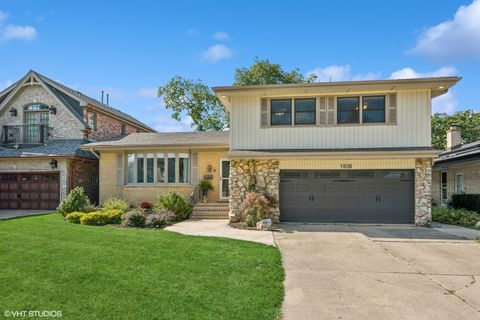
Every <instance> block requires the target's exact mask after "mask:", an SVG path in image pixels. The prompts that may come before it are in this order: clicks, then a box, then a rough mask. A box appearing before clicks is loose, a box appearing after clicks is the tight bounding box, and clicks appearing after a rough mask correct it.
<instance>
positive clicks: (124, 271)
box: [0, 214, 284, 319]
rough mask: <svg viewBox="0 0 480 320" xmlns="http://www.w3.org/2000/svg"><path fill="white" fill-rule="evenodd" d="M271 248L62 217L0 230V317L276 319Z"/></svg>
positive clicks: (277, 267)
mask: <svg viewBox="0 0 480 320" xmlns="http://www.w3.org/2000/svg"><path fill="white" fill-rule="evenodd" d="M283 279H284V272H283V268H282V265H281V256H280V253H279V251H278V249H277V248H275V247H272V246H267V245H262V244H256V243H251V242H245V241H237V240H230V239H220V238H207V237H193V236H183V235H179V234H176V233H172V232H168V231H159V230H138V229H122V228H115V227H90V226H83V225H75V224H70V223H68V222H66V221H63V219H62V218H61V216H60V215H58V214H52V215H45V216H33V217H28V218H23V219H14V220H4V221H0V284H1V285H0V314H2V315H3V311H4V310H61V311H62V314H63V317H62V318H63V319H275V318H277V317H278V315H279V312H280V307H281V303H282V299H283Z"/></svg>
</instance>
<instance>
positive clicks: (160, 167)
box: [157, 153, 165, 183]
mask: <svg viewBox="0 0 480 320" xmlns="http://www.w3.org/2000/svg"><path fill="white" fill-rule="evenodd" d="M157 182H160V183H165V154H164V153H157Z"/></svg>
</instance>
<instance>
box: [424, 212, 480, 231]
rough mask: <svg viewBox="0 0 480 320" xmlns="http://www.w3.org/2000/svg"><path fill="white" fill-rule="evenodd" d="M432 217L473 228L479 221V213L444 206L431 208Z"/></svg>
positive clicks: (436, 219)
mask: <svg viewBox="0 0 480 320" xmlns="http://www.w3.org/2000/svg"><path fill="white" fill-rule="evenodd" d="M432 219H433V221H437V222H440V223H447V224H455V225H460V226H465V227H469V228H474V227H475V225H476V224H477V223H478V221H480V215H479V214H478V213H476V212H474V211H468V210H466V209H453V208H444V207H433V208H432Z"/></svg>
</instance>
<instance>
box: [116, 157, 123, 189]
mask: <svg viewBox="0 0 480 320" xmlns="http://www.w3.org/2000/svg"><path fill="white" fill-rule="evenodd" d="M123 171H124V170H123V154H121V153H118V154H117V185H118V186H121V185H123V184H124V183H125V181H124V179H123Z"/></svg>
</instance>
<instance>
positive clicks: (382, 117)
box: [83, 77, 460, 225]
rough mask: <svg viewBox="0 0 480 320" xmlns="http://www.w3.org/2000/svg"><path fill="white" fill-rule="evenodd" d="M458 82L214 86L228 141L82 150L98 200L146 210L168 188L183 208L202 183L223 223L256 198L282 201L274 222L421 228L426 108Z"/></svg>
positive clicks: (184, 139) (139, 139) (427, 169)
mask: <svg viewBox="0 0 480 320" xmlns="http://www.w3.org/2000/svg"><path fill="white" fill-rule="evenodd" d="M459 80H460V78H458V77H442V78H424V79H407V80H375V81H349V82H326V83H305V84H277V85H256V86H229V87H215V88H213V89H214V91H215V93H216V95H217V96H218V97H219V99H220V100H221V101H222V103H223V104H224V106H225V107H226V108H227V109H228V111H229V113H230V131H229V132H198V133H195V132H193V133H169V134H167V133H147V134H143V133H138V134H135V133H134V134H132V135H129V136H128V137H125V138H123V139H120V140H116V141H110V142H97V143H94V144H89V145H86V146H84V147H83V149H84V150H91V149H93V150H94V151H97V152H98V153H99V154H100V198H101V199H103V198H106V197H109V196H122V197H124V198H126V199H127V200H129V201H132V202H134V203H139V202H141V201H153V200H154V199H155V197H156V196H157V195H158V194H159V193H161V192H164V191H166V190H168V189H176V190H178V191H179V192H181V193H183V194H184V196H185V197H189V195H195V194H196V190H197V184H198V182H199V181H200V180H201V179H210V180H212V182H213V185H214V189H215V190H214V192H212V193H210V195H209V201H210V202H211V203H213V204H215V205H218V203H219V202H220V203H221V202H222V200H228V204H226V206H227V208H226V209H225V210H226V212H225V217H227V216H228V217H229V218H230V220H231V221H238V220H239V219H240V218H241V216H242V214H243V212H242V211H243V208H242V202H243V199H244V197H245V195H246V193H247V192H248V191H249V190H257V191H260V192H265V193H268V194H270V195H272V196H274V197H275V198H276V199H277V200H278V205H277V206H276V208H275V210H274V211H275V212H274V214H273V220H274V221H277V222H278V221H296V222H320V223H323V222H352V223H415V224H417V225H425V224H427V223H429V222H430V220H431V196H432V194H431V183H432V181H431V179H432V160H433V159H434V158H435V157H436V156H437V155H438V153H439V151H438V150H435V149H434V148H432V146H431V100H432V98H435V97H438V96H440V95H442V94H444V93H446V92H447V91H448V89H449V88H450V87H451V86H453V85H454V84H455V83H456V82H457V81H459ZM111 177H115V179H114V180H112V179H111ZM192 198H195V197H192ZM215 205H214V206H212V207H211V209H212V210H214V209H215V208H216V206H215ZM198 206H199V205H197V206H196V207H198ZM199 212H200V211H199ZM227 212H228V213H227ZM194 216H195V217H198V216H202V215H201V214H196V213H195V212H194ZM215 216H216V215H215ZM216 217H217V216H216Z"/></svg>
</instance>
